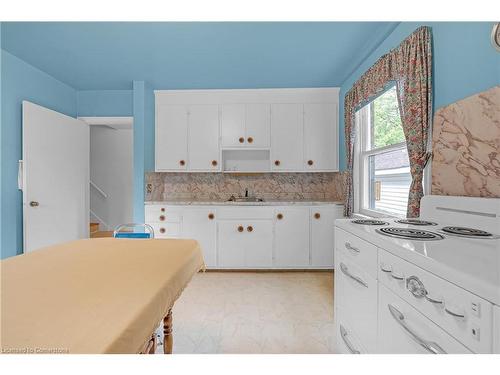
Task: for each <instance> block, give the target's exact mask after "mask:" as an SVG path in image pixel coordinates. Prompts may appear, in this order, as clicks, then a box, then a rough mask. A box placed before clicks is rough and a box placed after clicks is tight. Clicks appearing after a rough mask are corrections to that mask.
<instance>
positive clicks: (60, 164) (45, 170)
mask: <svg viewBox="0 0 500 375" xmlns="http://www.w3.org/2000/svg"><path fill="white" fill-rule="evenodd" d="M89 139H90V133H89V127H88V125H87V124H85V123H84V122H83V121H80V120H77V119H74V118H73V117H69V116H66V115H63V114H61V113H58V112H55V111H52V110H50V109H47V108H44V107H41V106H39V105H36V104H33V103H30V102H27V101H23V230H24V252H30V251H33V250H36V249H39V248H41V247H44V246H49V245H53V244H57V243H61V242H66V241H71V240H76V239H80V238H87V237H88V234H89V152H90V143H89Z"/></svg>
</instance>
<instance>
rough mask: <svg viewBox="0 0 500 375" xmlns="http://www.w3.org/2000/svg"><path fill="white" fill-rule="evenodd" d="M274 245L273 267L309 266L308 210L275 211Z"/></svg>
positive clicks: (280, 209)
mask: <svg viewBox="0 0 500 375" xmlns="http://www.w3.org/2000/svg"><path fill="white" fill-rule="evenodd" d="M274 244H275V246H274V250H275V253H274V257H275V258H274V262H275V263H274V264H275V266H277V267H305V266H308V265H309V208H288V207H283V208H279V209H276V211H275V224H274Z"/></svg>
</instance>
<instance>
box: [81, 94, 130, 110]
mask: <svg viewBox="0 0 500 375" xmlns="http://www.w3.org/2000/svg"><path fill="white" fill-rule="evenodd" d="M132 100H133V96H132V90H84V91H78V92H77V93H76V101H77V111H78V116H132Z"/></svg>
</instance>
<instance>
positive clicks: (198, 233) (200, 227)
mask: <svg viewBox="0 0 500 375" xmlns="http://www.w3.org/2000/svg"><path fill="white" fill-rule="evenodd" d="M215 215H216V212H215V210H213V209H210V208H188V209H186V210H185V211H184V213H183V215H182V232H183V233H182V236H183V237H185V238H191V239H194V240H196V241H198V243H199V244H200V247H201V250H202V252H203V258H204V260H205V265H206V266H207V268H212V267H215V266H217V247H216V236H217V227H216V221H215V218H216V216H215Z"/></svg>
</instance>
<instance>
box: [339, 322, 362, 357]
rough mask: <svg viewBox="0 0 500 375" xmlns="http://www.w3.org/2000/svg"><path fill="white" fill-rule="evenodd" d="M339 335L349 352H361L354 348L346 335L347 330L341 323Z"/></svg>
mask: <svg viewBox="0 0 500 375" xmlns="http://www.w3.org/2000/svg"><path fill="white" fill-rule="evenodd" d="M340 336H342V340H344V343H345V345H346V346H347V349H349V351H350V352H351V354H361V352H360V351H359V350H357V349H354V347H353V346H352V343H351V340H349V338H348V337H347V336H348V334H347V331H346V329H345V328H344V326H343V325H342V324H341V325H340Z"/></svg>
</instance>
